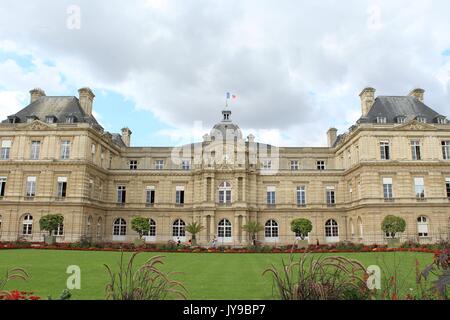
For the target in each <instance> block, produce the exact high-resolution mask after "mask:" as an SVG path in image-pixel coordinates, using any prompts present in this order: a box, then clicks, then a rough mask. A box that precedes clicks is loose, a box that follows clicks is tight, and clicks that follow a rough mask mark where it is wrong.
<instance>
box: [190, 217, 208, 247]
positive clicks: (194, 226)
mask: <svg viewBox="0 0 450 320" xmlns="http://www.w3.org/2000/svg"><path fill="white" fill-rule="evenodd" d="M203 229H205V227H204V226H202V225H201V224H200V223H198V222H196V221H194V222H192V223H190V224H188V225H187V226H186V231H187V232H189V233H190V234H191V235H192V245H194V246H195V245H196V244H197V237H196V235H197V234H198V233H200V232H201V231H202V230H203Z"/></svg>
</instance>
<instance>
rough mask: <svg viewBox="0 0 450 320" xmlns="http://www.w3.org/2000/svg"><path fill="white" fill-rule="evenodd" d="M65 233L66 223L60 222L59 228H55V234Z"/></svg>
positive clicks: (59, 235) (60, 235) (58, 235)
mask: <svg viewBox="0 0 450 320" xmlns="http://www.w3.org/2000/svg"><path fill="white" fill-rule="evenodd" d="M63 235H64V223H60V224H58V229H56V230H55V236H57V237H62V236H63Z"/></svg>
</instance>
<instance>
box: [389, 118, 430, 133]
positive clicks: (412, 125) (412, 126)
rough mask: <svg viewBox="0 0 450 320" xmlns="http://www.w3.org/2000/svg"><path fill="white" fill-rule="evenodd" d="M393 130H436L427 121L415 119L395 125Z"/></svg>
mask: <svg viewBox="0 0 450 320" xmlns="http://www.w3.org/2000/svg"><path fill="white" fill-rule="evenodd" d="M394 130H398V131H420V130H427V131H429V130H438V129H437V128H436V127H435V126H433V125H431V124H428V123H422V122H419V121H417V120H411V121H410V122H408V123H405V124H402V125H400V126H397V127H396V128H395V129H394Z"/></svg>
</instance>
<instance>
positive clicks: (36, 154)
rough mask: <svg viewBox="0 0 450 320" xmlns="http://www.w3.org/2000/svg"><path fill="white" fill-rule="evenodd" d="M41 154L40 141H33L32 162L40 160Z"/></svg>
mask: <svg viewBox="0 0 450 320" xmlns="http://www.w3.org/2000/svg"><path fill="white" fill-rule="evenodd" d="M40 153H41V142H40V141H31V153H30V159H31V160H39V155H40Z"/></svg>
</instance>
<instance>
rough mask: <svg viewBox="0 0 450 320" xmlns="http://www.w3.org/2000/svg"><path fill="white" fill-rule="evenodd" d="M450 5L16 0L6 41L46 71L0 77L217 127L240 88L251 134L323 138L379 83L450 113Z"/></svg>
mask: <svg viewBox="0 0 450 320" xmlns="http://www.w3.org/2000/svg"><path fill="white" fill-rule="evenodd" d="M69 5H78V6H79V8H80V10H81V11H80V12H81V21H80V29H79V30H77V29H75V30H73V29H68V28H67V27H66V25H67V23H66V22H67V19H68V15H67V10H66V9H67V7H68V6H69ZM447 12H450V3H449V2H448V1H444V0H442V1H439V0H436V1H417V2H411V1H406V0H399V1H383V0H378V1H369V0H366V1H361V0H349V1H345V3H343V2H341V1H339V2H338V1H336V0H323V1H287V0H284V1H283V0H281V1H276V2H274V1H268V0H258V1H256V0H248V1H238V0H227V1H225V0H218V1H206V0H196V1H193V0H134V1H127V3H124V2H121V1H118V0H112V1H109V2H108V4H105V3H103V2H100V1H99V2H94V1H87V0H79V1H58V2H55V1H50V0H39V1H28V2H27V5H26V6H24V5H23V4H19V3H17V1H10V0H5V1H2V2H1V4H0V38H1V39H4V40H3V41H2V42H1V43H3V45H1V43H0V50H1V49H2V48H5V47H7V48H9V50H14V51H16V52H26V53H28V54H31V56H32V57H33V58H34V59H35V61H37V62H36V65H37V68H36V69H35V70H34V71H32V72H30V71H28V70H25V69H23V68H22V69H21V68H20V67H19V66H17V65H14V64H13V63H11V62H1V64H0V68H3V70H5V71H6V73H5V74H3V73H2V72H1V69H0V85H1V86H3V88H6V89H7V90H19V91H23V92H26V91H27V90H29V89H30V88H31V87H33V86H41V87H44V89H46V90H52V91H55V93H57V92H56V90H61V91H67V90H68V89H69V88H77V87H81V86H85V85H88V86H91V87H92V88H94V89H96V90H112V91H115V92H118V93H120V94H122V95H123V96H125V97H126V98H128V99H130V100H131V101H133V102H134V103H135V105H136V108H137V109H140V110H148V111H150V112H152V113H154V114H155V115H156V117H157V118H158V119H159V120H160V121H162V122H164V123H166V124H167V125H169V126H170V127H173V128H175V129H178V130H179V133H180V132H181V133H184V132H186V131H187V130H189V129H188V127H189V126H190V124H192V123H194V122H195V121H198V120H202V121H204V122H205V127H206V126H209V127H210V126H212V125H213V124H214V123H215V122H217V121H218V120H219V119H220V110H221V109H222V108H223V105H224V98H225V93H226V92H227V91H231V92H233V93H236V94H238V96H239V99H238V101H237V102H236V103H235V104H233V105H232V108H233V117H234V120H235V121H236V122H237V123H238V124H239V125H240V126H241V127H242V128H243V129H252V130H253V131H254V132H260V133H261V135H262V137H264V138H265V139H269V140H271V141H274V142H276V143H277V144H279V145H281V146H285V145H308V146H310V145H320V144H322V145H323V144H324V143H325V141H326V135H325V133H326V131H327V129H328V128H329V127H332V126H336V127H338V128H339V129H340V130H345V129H346V128H348V127H349V126H350V125H351V124H352V123H353V122H354V121H356V120H357V119H358V117H359V114H360V107H359V99H358V93H359V92H360V90H361V89H362V88H363V87H365V86H367V85H371V86H373V87H375V88H376V89H377V93H378V94H383V95H389V94H392V95H401V94H407V93H408V92H409V90H410V89H412V88H413V87H416V86H419V87H423V88H424V89H426V90H427V96H426V100H427V102H429V104H430V106H431V107H433V108H435V109H436V110H437V111H438V112H442V113H444V114H445V112H446V108H445V107H446V104H447V101H448V98H449V91H448V86H449V84H448V82H449V80H448V79H449V77H450V70H449V68H448V64H449V60H450V57H449V56H447V55H443V54H442V53H443V52H446V51H445V50H448V48H449V45H450V33H448V30H449V29H450V21H449V20H448V17H447V14H446V13H447ZM17 17H20V19H18V18H17ZM48 60H49V61H52V64H51V65H47V64H45V63H43V62H42V61H48ZM10 78H11V79H10ZM36 82H39V83H38V84H36ZM30 86H31V87H30ZM47 88H50V89H47ZM74 94H75V93H74ZM104 117H105V119H103V121H105V122H107V121H108V120H107V119H106V115H104ZM124 125H128V126H130V127H132V126H133V124H132V123H127V124H124ZM207 131H209V130H206V131H205V133H206V132H207ZM179 133H178V134H177V133H175V132H174V131H173V130H169V131H167V130H166V132H160V134H163V135H164V134H165V135H166V136H171V137H180V136H183V134H179ZM262 137H261V138H262ZM259 140H262V139H259Z"/></svg>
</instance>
